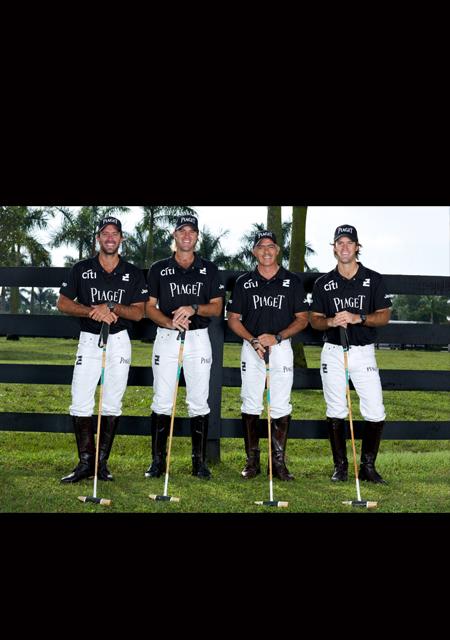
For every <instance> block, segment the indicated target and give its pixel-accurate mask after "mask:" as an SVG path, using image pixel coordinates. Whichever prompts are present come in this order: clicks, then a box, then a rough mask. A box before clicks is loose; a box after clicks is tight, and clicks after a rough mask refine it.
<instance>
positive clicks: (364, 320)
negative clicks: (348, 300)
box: [359, 313, 367, 325]
mask: <svg viewBox="0 0 450 640" xmlns="http://www.w3.org/2000/svg"><path fill="white" fill-rule="evenodd" d="M359 317H360V318H361V324H363V325H364V324H365V323H366V320H367V316H366V314H365V313H360V314H359Z"/></svg>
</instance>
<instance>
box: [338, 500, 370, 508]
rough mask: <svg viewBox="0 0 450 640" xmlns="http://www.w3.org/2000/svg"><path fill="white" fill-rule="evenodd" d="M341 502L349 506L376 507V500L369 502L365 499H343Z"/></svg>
mask: <svg viewBox="0 0 450 640" xmlns="http://www.w3.org/2000/svg"><path fill="white" fill-rule="evenodd" d="M342 504H346V505H347V506H349V507H361V508H362V509H376V508H377V506H378V502H369V501H367V500H344V501H343V503H342Z"/></svg>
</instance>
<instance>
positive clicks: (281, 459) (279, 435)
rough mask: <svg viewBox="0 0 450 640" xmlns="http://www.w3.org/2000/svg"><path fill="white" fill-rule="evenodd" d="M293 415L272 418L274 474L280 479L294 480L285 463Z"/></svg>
mask: <svg viewBox="0 0 450 640" xmlns="http://www.w3.org/2000/svg"><path fill="white" fill-rule="evenodd" d="M290 424H291V416H290V415H289V416H283V417H281V418H276V419H272V422H271V431H272V475H273V477H274V478H278V479H279V480H294V476H293V475H292V473H289V470H288V468H287V467H286V463H285V454H286V445H287V438H288V431H289V425H290Z"/></svg>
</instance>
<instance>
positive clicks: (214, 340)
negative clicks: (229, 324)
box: [206, 317, 225, 462]
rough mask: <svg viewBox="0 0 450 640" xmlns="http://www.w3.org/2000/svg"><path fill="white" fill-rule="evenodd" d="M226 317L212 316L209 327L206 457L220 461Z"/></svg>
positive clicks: (212, 460) (209, 459) (213, 460)
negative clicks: (210, 360)
mask: <svg viewBox="0 0 450 640" xmlns="http://www.w3.org/2000/svg"><path fill="white" fill-rule="evenodd" d="M224 323H225V321H224V319H223V317H220V318H212V319H211V322H210V324H209V327H208V331H209V339H210V340H211V348H212V366H211V377H210V380H209V398H208V404H209V408H210V410H211V413H210V414H209V430H208V440H207V443H206V457H207V459H208V461H210V462H220V423H221V417H220V414H221V406H222V380H223V349H224V335H225V327H224Z"/></svg>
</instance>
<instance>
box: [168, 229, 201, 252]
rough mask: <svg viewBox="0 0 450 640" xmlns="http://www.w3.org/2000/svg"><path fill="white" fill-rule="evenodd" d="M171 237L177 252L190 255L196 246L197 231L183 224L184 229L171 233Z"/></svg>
mask: <svg viewBox="0 0 450 640" xmlns="http://www.w3.org/2000/svg"><path fill="white" fill-rule="evenodd" d="M173 237H174V240H175V246H176V250H177V251H182V252H186V253H190V252H191V251H194V248H195V245H196V244H197V240H198V231H197V230H196V229H194V227H193V226H192V225H190V224H185V225H184V227H181V229H178V230H177V231H174V232H173Z"/></svg>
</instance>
